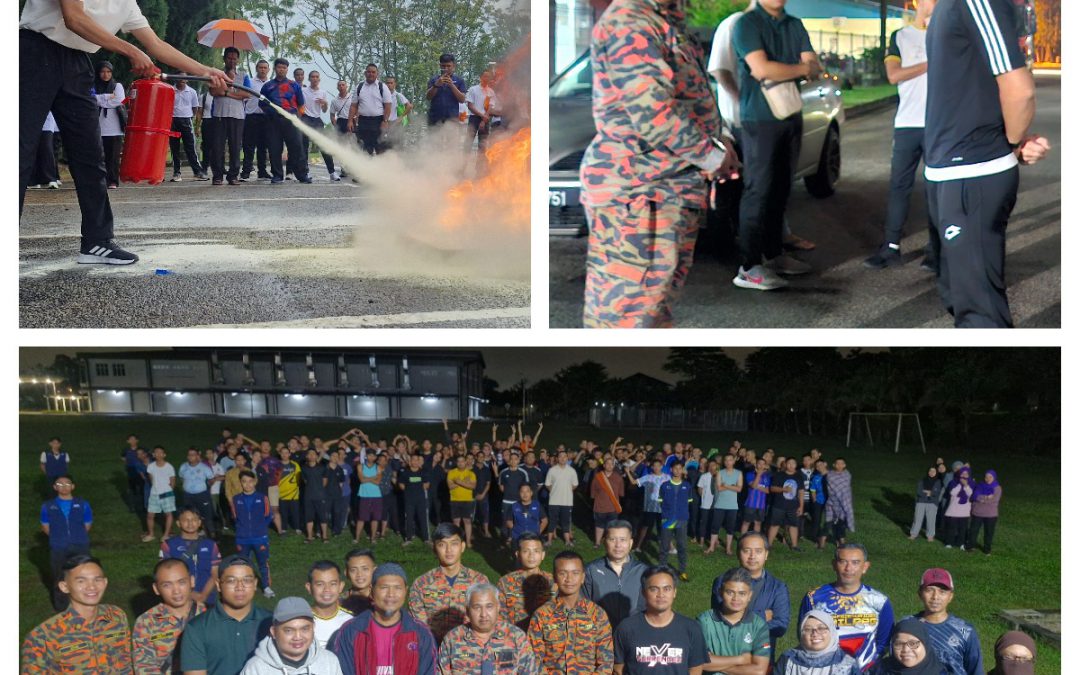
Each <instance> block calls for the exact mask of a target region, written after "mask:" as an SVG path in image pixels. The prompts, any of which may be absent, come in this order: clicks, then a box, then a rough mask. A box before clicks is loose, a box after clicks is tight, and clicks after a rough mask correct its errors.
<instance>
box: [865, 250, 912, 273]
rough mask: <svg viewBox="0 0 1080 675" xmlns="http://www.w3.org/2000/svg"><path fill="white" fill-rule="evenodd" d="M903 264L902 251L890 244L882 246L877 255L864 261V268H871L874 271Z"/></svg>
mask: <svg viewBox="0 0 1080 675" xmlns="http://www.w3.org/2000/svg"><path fill="white" fill-rule="evenodd" d="M903 264H904V261H903V259H901V258H900V249H896V248H892V247H890V246H889V245H888V244H885V245H884V246H882V247H881V248H880V249H879V250H878V252H877V253H875V254H874V255H872V256H870V257H869V258H867V259H866V260H864V261H863V267H869V268H870V269H872V270H881V269H885V268H886V267H897V266H899V265H903Z"/></svg>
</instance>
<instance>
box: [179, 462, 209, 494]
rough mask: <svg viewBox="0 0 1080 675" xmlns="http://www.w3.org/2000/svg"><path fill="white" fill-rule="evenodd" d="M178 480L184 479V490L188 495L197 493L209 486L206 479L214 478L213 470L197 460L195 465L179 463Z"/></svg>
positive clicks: (202, 491) (204, 490)
mask: <svg viewBox="0 0 1080 675" xmlns="http://www.w3.org/2000/svg"><path fill="white" fill-rule="evenodd" d="M177 473H179V474H180V480H182V481H184V492H185V493H187V494H189V495H198V494H202V493H204V492H206V491H207V490H208V489H210V488H209V486H208V485H207V481H210V480H213V479H214V470H213V469H211V468H210V467H208V466H206V465H205V464H203V463H202V462H199V463H198V464H196V465H195V466H192V465H191V464H187V463H184V464H181V465H180V470H179V471H178V472H177Z"/></svg>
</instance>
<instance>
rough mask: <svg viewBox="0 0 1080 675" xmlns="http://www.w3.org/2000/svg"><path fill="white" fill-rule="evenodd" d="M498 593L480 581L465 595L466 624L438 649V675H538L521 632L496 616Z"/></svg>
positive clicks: (450, 635) (491, 586)
mask: <svg viewBox="0 0 1080 675" xmlns="http://www.w3.org/2000/svg"><path fill="white" fill-rule="evenodd" d="M501 604H502V603H501V601H500V598H499V589H497V588H495V586H494V585H492V584H490V583H488V582H487V581H483V582H480V583H477V584H473V585H472V586H470V587H469V589H468V590H467V591H465V613H466V615H467V616H468V622H467V623H465V624H462V625H460V626H457V627H456V628H454V629H453V630H451V631H450V632H449V633H447V634H446V637H445V638H444V639H443V641H442V644H441V645H440V646H439V661H438V667H437V672H438V673H439V675H452V674H453V673H515V675H539V673H540V663H539V661H537V659H536V655H535V654H533V651H532V646H530V644H529V639H528V637H526V635H525V632H524V631H523V630H521V629H520V628H518V627H517V626H515V625H514V624H512V623H510V622H509V621H507V620H506V619H504V618H502V617H501V616H500V613H501V612H500V611H499V610H500V606H501Z"/></svg>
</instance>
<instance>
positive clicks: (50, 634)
mask: <svg viewBox="0 0 1080 675" xmlns="http://www.w3.org/2000/svg"><path fill="white" fill-rule="evenodd" d="M19 660H20V662H21V665H20V666H19V672H20V673H22V674H23V675H27V674H33V673H43V674H46V673H47V674H49V675H52V674H53V673H79V674H80V675H112V674H114V673H123V674H124V675H128V674H129V673H131V631H129V630H128V622H127V615H125V614H124V612H123V610H121V609H120V608H119V607H115V606H113V605H98V608H97V616H96V617H94V619H93V620H91V621H84V620H83V618H82V617H80V616H79V615H78V614H77V613H76V612H75V611H74V610H72V609H70V608H69V609H67V610H65V611H63V612H60V613H59V614H56V615H54V616H53V617H52V618H49V619H46V620H45V622H44V623H42V624H40V625H38V627H37V628H35V629H34V630H32V631H30V634H29V635H27V636H26V640H24V641H23V644H22V653H21V654H20V657H19Z"/></svg>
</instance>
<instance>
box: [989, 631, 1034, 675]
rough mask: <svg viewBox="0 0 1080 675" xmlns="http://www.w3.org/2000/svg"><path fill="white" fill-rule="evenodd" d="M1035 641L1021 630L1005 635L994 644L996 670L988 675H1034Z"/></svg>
mask: <svg viewBox="0 0 1080 675" xmlns="http://www.w3.org/2000/svg"><path fill="white" fill-rule="evenodd" d="M1035 655H1036V649H1035V640H1032V639H1031V636H1030V635H1028V634H1027V633H1025V632H1024V631H1020V630H1011V631H1009V632H1007V633H1003V634H1002V635H1001V637H999V638H998V639H997V642H995V643H994V669H993V670H991V671H989V672H988V673H987V675H1034V673H1035Z"/></svg>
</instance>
